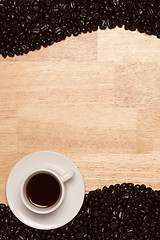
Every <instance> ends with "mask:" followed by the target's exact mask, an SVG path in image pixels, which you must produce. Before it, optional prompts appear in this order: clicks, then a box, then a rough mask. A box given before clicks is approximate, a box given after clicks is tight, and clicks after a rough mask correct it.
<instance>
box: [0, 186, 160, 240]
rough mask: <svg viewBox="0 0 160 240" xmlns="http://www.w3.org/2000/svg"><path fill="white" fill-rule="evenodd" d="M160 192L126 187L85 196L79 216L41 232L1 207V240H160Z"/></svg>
mask: <svg viewBox="0 0 160 240" xmlns="http://www.w3.org/2000/svg"><path fill="white" fill-rule="evenodd" d="M159 203H160V191H154V190H152V189H151V188H146V186H145V185H143V184H142V185H135V186H134V185H133V184H132V183H128V184H127V183H123V184H121V185H120V184H116V185H111V186H109V187H106V186H105V187H103V189H102V190H101V189H97V190H95V191H91V192H89V193H87V194H86V195H85V199H84V203H83V205H82V208H81V210H80V211H79V213H78V214H77V216H76V217H75V218H74V219H73V220H72V221H71V222H69V223H68V224H66V225H65V226H63V227H61V228H58V229H54V230H50V231H42V230H37V229H33V228H30V227H28V226H25V225H24V224H23V223H21V222H20V221H19V220H18V219H17V218H16V217H15V216H14V215H13V213H12V212H11V211H10V209H9V207H7V206H6V205H4V204H0V239H3V240H4V239H9V240H12V239H13V240H14V239H17V240H68V239H69V240H78V239H81V240H82V239H84V240H106V239H107V240H110V239H111V240H159V239H160V204H159Z"/></svg>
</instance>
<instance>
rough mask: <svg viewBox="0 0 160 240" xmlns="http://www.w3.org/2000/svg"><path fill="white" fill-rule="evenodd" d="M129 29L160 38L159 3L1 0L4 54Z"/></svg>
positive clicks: (154, 0)
mask: <svg viewBox="0 0 160 240" xmlns="http://www.w3.org/2000/svg"><path fill="white" fill-rule="evenodd" d="M116 26H118V27H122V26H124V28H125V30H131V31H135V30H136V29H137V30H138V31H139V32H140V33H146V34H149V35H155V36H157V37H158V38H160V1H159V0H134V1H132V0H0V54H1V55H2V56H3V57H4V58H6V57H7V56H9V57H14V56H15V55H23V54H27V53H28V52H29V51H34V50H36V49H40V48H41V46H43V47H47V46H49V45H52V44H53V43H57V42H59V41H61V40H64V39H65V38H66V37H70V36H71V35H73V36H78V35H79V34H81V33H87V32H92V31H96V30H97V29H98V28H100V29H106V28H109V29H112V28H115V27H116Z"/></svg>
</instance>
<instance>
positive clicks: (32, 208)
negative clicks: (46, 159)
mask: <svg viewBox="0 0 160 240" xmlns="http://www.w3.org/2000/svg"><path fill="white" fill-rule="evenodd" d="M43 172H44V173H49V174H50V175H52V176H54V177H56V179H57V180H58V182H59V184H60V187H61V195H60V198H59V200H57V202H56V203H55V204H54V205H53V206H50V207H48V208H38V207H36V206H34V205H33V204H32V203H31V202H30V201H29V200H28V198H27V196H26V195H25V188H26V185H27V182H28V181H29V179H31V177H33V176H34V175H36V174H38V173H43ZM20 196H21V200H22V202H23V204H24V205H25V206H26V207H27V208H28V209H29V210H30V211H32V212H34V213H38V214H47V213H51V212H53V211H55V210H57V208H59V207H60V205H61V204H62V202H63V200H64V196H65V188H64V183H63V182H62V180H61V177H60V175H59V174H58V173H56V172H55V171H54V170H52V169H47V168H39V169H34V170H33V171H32V172H30V173H28V174H27V175H26V176H25V177H24V178H23V180H22V183H21V187H20Z"/></svg>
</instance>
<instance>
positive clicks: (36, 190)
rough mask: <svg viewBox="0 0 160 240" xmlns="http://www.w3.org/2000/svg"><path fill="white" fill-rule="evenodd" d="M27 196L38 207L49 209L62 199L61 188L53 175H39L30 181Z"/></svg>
mask: <svg viewBox="0 0 160 240" xmlns="http://www.w3.org/2000/svg"><path fill="white" fill-rule="evenodd" d="M26 195H27V197H28V199H29V201H30V202H31V203H32V204H33V205H35V206H36V207H39V208H48V207H50V206H52V205H54V204H55V203H56V202H57V201H58V199H59V198H60V195H61V187H60V184H59V182H58V180H57V179H56V178H55V177H53V176H52V175H50V174H46V173H39V174H37V175H35V176H33V177H31V179H30V180H29V181H28V183H27V186H26Z"/></svg>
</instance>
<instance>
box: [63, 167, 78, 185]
mask: <svg viewBox="0 0 160 240" xmlns="http://www.w3.org/2000/svg"><path fill="white" fill-rule="evenodd" d="M74 174H75V172H74V171H73V170H69V171H68V172H66V173H65V174H63V175H62V176H61V180H62V182H63V183H65V182H67V181H68V180H69V179H71V178H72V177H73V176H74Z"/></svg>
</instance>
